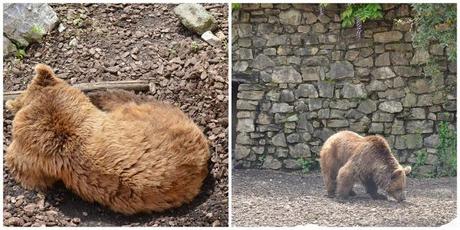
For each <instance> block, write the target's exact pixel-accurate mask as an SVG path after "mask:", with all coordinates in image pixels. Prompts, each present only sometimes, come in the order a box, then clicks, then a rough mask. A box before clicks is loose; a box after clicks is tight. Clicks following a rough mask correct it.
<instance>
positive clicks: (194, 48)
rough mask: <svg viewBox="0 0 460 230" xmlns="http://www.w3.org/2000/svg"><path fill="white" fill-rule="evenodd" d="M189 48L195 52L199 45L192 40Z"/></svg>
mask: <svg viewBox="0 0 460 230" xmlns="http://www.w3.org/2000/svg"><path fill="white" fill-rule="evenodd" d="M190 49H191V51H192V53H196V52H198V50H199V49H200V47H199V46H198V43H196V42H195V41H193V42H192V44H191V45H190Z"/></svg>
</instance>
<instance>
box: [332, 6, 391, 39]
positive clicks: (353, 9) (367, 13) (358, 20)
mask: <svg viewBox="0 0 460 230" xmlns="http://www.w3.org/2000/svg"><path fill="white" fill-rule="evenodd" d="M340 16H341V19H342V27H353V26H354V25H356V38H358V39H360V38H361V37H362V34H363V31H364V29H363V23H364V22H366V21H367V20H375V19H380V18H382V17H383V13H382V7H381V6H380V4H376V3H368V4H348V5H347V8H346V9H345V10H344V11H343V12H342V13H341V15H340Z"/></svg>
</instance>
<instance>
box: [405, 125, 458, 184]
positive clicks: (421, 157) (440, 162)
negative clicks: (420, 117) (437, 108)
mask: <svg viewBox="0 0 460 230" xmlns="http://www.w3.org/2000/svg"><path fill="white" fill-rule="evenodd" d="M438 130H439V144H438V146H437V147H436V150H437V151H436V161H435V162H434V169H433V170H432V171H429V172H421V169H422V167H423V166H424V165H425V164H426V161H427V159H428V152H427V151H426V150H425V149H424V150H420V151H418V152H417V153H416V155H415V156H416V158H415V163H413V164H412V168H413V172H412V173H411V175H412V176H414V177H443V176H457V134H456V132H455V130H453V129H451V128H449V124H448V123H447V122H445V121H442V122H441V123H440V124H439V126H438Z"/></svg>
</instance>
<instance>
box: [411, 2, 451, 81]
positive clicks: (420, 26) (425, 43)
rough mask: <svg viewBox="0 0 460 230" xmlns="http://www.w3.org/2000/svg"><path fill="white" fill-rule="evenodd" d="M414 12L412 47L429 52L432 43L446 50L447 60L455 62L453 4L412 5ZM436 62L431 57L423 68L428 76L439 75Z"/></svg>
mask: <svg viewBox="0 0 460 230" xmlns="http://www.w3.org/2000/svg"><path fill="white" fill-rule="evenodd" d="M412 7H413V9H414V11H415V12H416V14H415V17H414V20H413V25H415V30H412V36H413V38H412V40H413V45H414V47H415V48H417V49H423V50H429V48H430V47H429V46H430V45H431V44H432V43H433V42H435V41H436V42H437V43H439V45H440V46H441V47H442V48H443V49H446V51H447V59H448V60H449V61H453V62H455V61H456V60H457V55H456V54H457V42H456V41H457V29H456V28H457V26H456V25H457V7H456V5H455V4H413V5H412ZM437 61H438V60H437V59H436V58H434V57H431V58H430V59H429V61H428V62H427V63H426V66H425V74H426V75H428V76H436V75H440V74H441V71H440V68H439V64H438V62H437Z"/></svg>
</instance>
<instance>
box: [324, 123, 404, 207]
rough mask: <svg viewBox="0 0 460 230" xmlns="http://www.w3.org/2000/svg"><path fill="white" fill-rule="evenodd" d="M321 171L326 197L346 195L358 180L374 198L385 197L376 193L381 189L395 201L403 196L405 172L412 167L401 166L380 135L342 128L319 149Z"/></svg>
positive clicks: (343, 197)
mask: <svg viewBox="0 0 460 230" xmlns="http://www.w3.org/2000/svg"><path fill="white" fill-rule="evenodd" d="M320 165H321V173H322V174H323V179H324V183H325V185H326V190H327V194H328V196H329V197H334V196H335V193H336V191H337V194H338V197H339V198H341V199H346V198H348V196H353V195H355V193H354V191H353V185H354V184H355V183H356V182H361V183H362V184H363V185H364V186H365V187H366V191H367V193H369V195H370V196H371V197H372V198H373V199H386V196H385V195H382V194H379V193H377V188H378V187H380V188H382V189H384V190H385V191H386V192H387V193H388V194H389V195H391V196H392V197H394V198H395V199H396V200H398V201H403V200H405V198H406V197H405V188H406V175H407V174H409V173H410V171H411V167H410V166H407V167H402V166H401V165H400V164H399V163H398V161H397V160H396V158H395V157H394V156H393V154H392V153H391V150H390V146H389V145H388V143H387V141H386V140H385V139H384V138H383V137H381V136H377V135H376V136H367V137H362V136H360V135H358V134H356V133H354V132H350V131H341V132H338V133H336V134H334V135H332V136H331V137H329V138H328V139H327V140H326V142H325V143H324V145H323V147H322V148H321V152H320Z"/></svg>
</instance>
